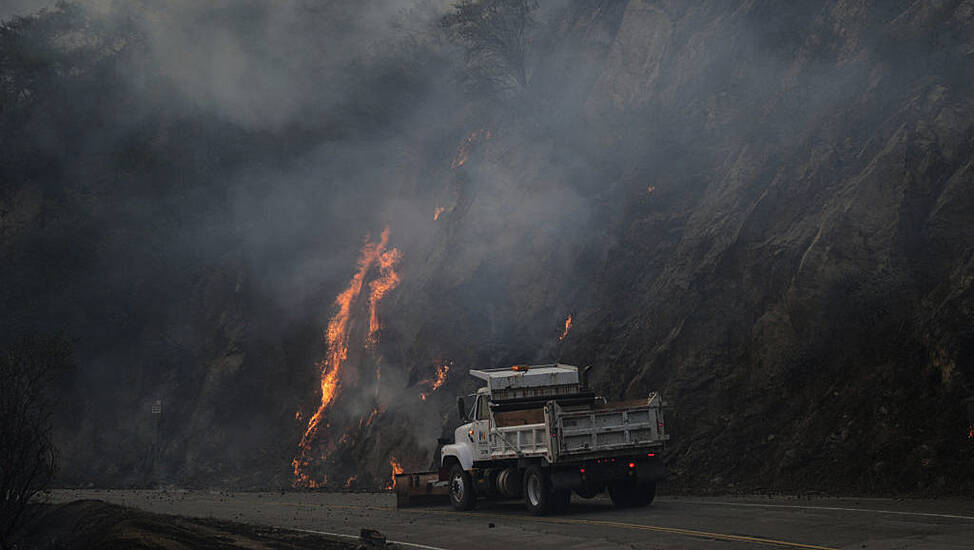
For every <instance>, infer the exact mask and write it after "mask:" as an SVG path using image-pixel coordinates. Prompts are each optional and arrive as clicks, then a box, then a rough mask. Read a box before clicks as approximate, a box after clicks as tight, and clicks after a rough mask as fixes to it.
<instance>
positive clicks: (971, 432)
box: [967, 424, 974, 439]
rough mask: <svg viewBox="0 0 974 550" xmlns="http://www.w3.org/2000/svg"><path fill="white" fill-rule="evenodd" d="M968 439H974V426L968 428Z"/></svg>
mask: <svg viewBox="0 0 974 550" xmlns="http://www.w3.org/2000/svg"><path fill="white" fill-rule="evenodd" d="M967 439H974V424H971V425H970V426H969V427H968V428H967Z"/></svg>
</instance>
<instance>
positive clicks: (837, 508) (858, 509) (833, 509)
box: [671, 499, 974, 521]
mask: <svg viewBox="0 0 974 550" xmlns="http://www.w3.org/2000/svg"><path fill="white" fill-rule="evenodd" d="M671 502H687V503H690V504H708V505H711V506H748V507H752V508H798V509H803V510H830V511H835V512H869V513H873V514H892V515H897V516H923V517H930V518H945V519H967V520H972V521H974V516H959V515H954V514H933V513H930V512H900V511H897V510H876V509H874V508H840V507H838V506H799V505H795V504H753V503H748V502H707V501H703V500H683V499H680V500H674V501H671Z"/></svg>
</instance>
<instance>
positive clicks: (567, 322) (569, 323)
mask: <svg viewBox="0 0 974 550" xmlns="http://www.w3.org/2000/svg"><path fill="white" fill-rule="evenodd" d="M571 329H572V314H571V313H569V314H568V319H565V330H564V331H562V333H561V336H559V337H558V340H564V339H565V337H566V336H568V331H570V330H571Z"/></svg>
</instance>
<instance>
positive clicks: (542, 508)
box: [523, 466, 572, 516]
mask: <svg viewBox="0 0 974 550" xmlns="http://www.w3.org/2000/svg"><path fill="white" fill-rule="evenodd" d="M523 492H524V504H525V505H526V506H527V508H528V511H529V512H531V513H532V514H534V515H536V516H541V515H544V514H550V513H552V512H560V511H562V510H564V509H565V508H566V507H568V502H569V500H570V499H571V496H572V493H571V491H565V490H561V491H556V490H554V489H553V488H552V487H551V478H550V477H549V476H548V472H546V471H545V470H543V469H541V468H539V467H537V466H531V467H530V468H528V469H527V471H526V472H524V491H523Z"/></svg>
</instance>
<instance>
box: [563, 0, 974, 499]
mask: <svg viewBox="0 0 974 550" xmlns="http://www.w3.org/2000/svg"><path fill="white" fill-rule="evenodd" d="M971 8H972V7H971V5H970V4H968V3H963V2H958V3H946V4H942V5H938V6H927V5H922V4H919V3H917V4H910V3H904V4H903V5H901V6H898V7H896V8H893V7H891V6H889V5H884V6H883V7H880V6H874V5H870V4H869V3H857V2H836V3H823V4H816V5H815V6H814V7H813V6H811V5H809V6H808V7H807V8H805V9H806V12H805V13H800V14H792V16H791V17H789V18H787V19H786V18H785V17H784V16H783V15H782V14H780V12H779V10H777V9H776V8H775V7H774V6H769V5H763V4H762V3H746V4H744V5H740V6H734V7H733V8H731V7H729V6H714V7H713V8H712V9H709V10H708V9H687V8H681V7H680V6H678V5H666V4H665V3H653V4H652V5H648V4H642V3H640V4H637V3H631V4H630V6H629V9H627V12H626V19H624V21H623V23H622V25H621V27H620V36H619V37H618V38H617V40H616V42H615V44H614V46H613V51H612V52H611V53H610V55H609V62H608V63H607V67H613V66H614V65H617V64H620V63H621V64H622V65H627V64H628V65H629V66H630V67H633V66H639V67H645V68H646V69H640V70H634V69H631V68H630V69H629V70H624V69H623V70H618V69H616V70H613V71H611V72H607V73H604V74H603V75H602V77H601V79H600V83H599V85H598V86H597V87H596V92H595V94H593V97H591V98H590V99H589V103H590V104H605V103H608V104H609V105H610V106H611V108H614V109H619V110H622V111H624V112H625V111H629V112H631V111H632V110H636V111H639V110H640V107H641V106H650V107H649V109H650V111H651V112H652V113H653V115H657V116H659V117H660V118H664V119H665V117H669V116H673V115H674V114H678V115H681V116H682V117H684V121H685V122H684V124H682V125H680V124H677V125H668V124H666V125H665V127H666V128H667V129H668V130H675V131H674V133H673V134H671V135H669V136H662V135H656V136H654V137H656V138H657V139H659V140H660V142H659V143H660V145H662V146H666V145H667V143H666V142H667V141H672V142H674V143H673V146H675V148H677V149H685V150H686V151H687V152H686V154H688V155H691V156H693V157H695V159H694V160H693V161H692V165H691V166H688V167H680V168H679V169H677V171H676V172H675V173H667V171H666V169H665V168H664V171H663V172H661V171H658V170H654V166H653V162H649V163H647V164H644V165H641V166H639V168H636V170H641V176H642V178H641V179H642V180H643V184H644V185H647V186H651V187H655V190H654V191H653V193H652V198H653V199H654V200H658V201H659V202H660V203H662V204H660V205H656V204H652V203H649V202H643V203H642V204H638V203H636V204H637V205H638V206H635V207H633V208H632V209H631V210H630V212H629V213H628V214H629V216H628V217H627V219H626V220H625V221H624V222H623V225H622V226H621V227H620V231H621V235H620V237H621V238H620V243H619V245H618V246H617V248H616V250H615V251H613V252H612V253H610V256H609V258H610V259H609V265H611V266H612V267H610V268H609V269H610V270H611V273H610V274H609V275H608V276H606V277H603V278H602V279H601V280H600V281H599V287H600V289H601V292H600V293H599V294H598V295H597V297H595V299H594V300H592V302H590V303H591V306H589V307H590V309H589V308H586V309H583V311H584V315H582V316H580V318H581V320H580V323H579V331H578V332H577V333H575V335H574V337H573V340H572V344H574V345H576V346H578V347H577V349H578V350H579V351H580V352H582V353H583V355H587V357H586V358H587V359H588V358H591V361H592V362H593V363H596V364H604V365H606V366H608V365H613V367H612V368H611V370H610V368H606V371H605V372H604V374H603V375H602V377H601V378H600V380H601V381H602V383H603V384H604V385H605V386H606V387H612V388H613V389H616V390H617V391H620V392H623V393H626V394H633V393H638V392H640V391H646V390H648V389H650V388H663V389H664V390H665V391H666V393H667V395H668V396H669V398H670V399H671V400H672V401H673V403H674V404H675V405H676V410H675V413H676V415H677V417H678V418H679V421H678V423H677V426H678V427H677V428H676V431H677V433H678V434H680V435H678V436H677V437H676V439H677V442H676V444H675V446H674V448H673V451H672V454H671V455H670V456H671V463H672V464H673V466H674V469H675V473H676V477H675V479H674V480H673V483H675V484H677V485H685V486H693V487H699V486H700V485H701V483H703V484H704V485H706V484H708V483H711V484H713V487H714V488H715V489H718V490H721V489H726V488H732V487H735V486H746V487H750V488H753V487H766V488H788V489H795V488H802V487H817V488H822V489H830V490H837V491H841V490H849V491H855V490H866V491H870V490H888V489H899V490H915V489H927V488H933V487H937V488H940V489H947V488H950V489H954V490H957V489H959V487H960V486H969V484H970V483H971V469H970V467H969V466H968V462H969V460H970V456H971V455H970V453H971V444H970V440H969V439H968V425H969V418H968V416H967V415H968V411H967V410H966V403H965V400H967V399H968V398H969V397H970V394H971V390H972V388H971V383H972V381H971V379H970V377H971V374H972V373H971V364H970V362H969V360H967V359H965V356H967V355H969V350H970V349H971V334H972V333H971V329H970V322H969V319H970V313H971V309H970V308H971V304H970V301H969V300H970V297H971V288H970V281H971V279H970V274H971V271H970V270H971V258H972V256H971V253H972V249H971V242H972V240H971V227H970V222H969V221H967V220H966V219H965V218H966V217H968V216H967V215H966V214H964V213H965V212H968V213H969V212H970V211H971V210H970V208H971V206H972V204H971V200H972V197H971V190H972V180H971V175H972V172H971V167H972V164H971V162H972V154H974V149H972V147H974V142H972V136H974V134H972V131H974V126H972V107H974V105H972V103H971V101H970V87H969V86H970V84H969V83H970V82H971V79H970V77H971V74H972V73H971V66H972V65H971V61H972V57H971V55H972V52H974V49H972V47H974V42H972V41H971V38H970V36H971V35H970V32H969V31H970V28H971V27H970V25H971V24H972V19H971V15H972V12H971ZM924 29H927V30H924ZM932 29H937V31H936V32H935V33H934V34H936V38H934V37H933V36H932V35H931V34H929V33H930V32H931V31H932ZM921 37H926V38H921ZM927 40H933V41H935V44H936V46H935V47H933V48H931V47H930V45H929V42H926V41H927ZM702 83H706V84H702ZM642 112H646V111H645V110H643V111H642ZM660 113H665V114H660ZM650 116H652V115H650ZM650 120H652V119H650ZM647 125H648V126H650V127H652V126H653V125H654V124H653V123H652V122H649V121H647ZM650 132H651V133H652V130H650ZM636 163H637V164H638V161H636ZM662 164H664V165H667V164H669V165H670V166H672V163H667V162H663V163H662ZM687 168H690V169H689V170H687ZM677 178H685V180H684V181H686V180H690V182H691V185H695V187H696V189H694V191H692V192H691V193H692V194H693V195H694V196H693V197H692V198H690V199H689V200H691V201H692V205H691V206H690V207H689V208H688V209H687V210H686V211H685V217H684V218H683V219H680V220H679V221H678V222H677V224H671V223H669V220H667V219H666V217H665V216H666V214H671V213H672V212H673V210H672V209H671V208H667V207H668V206H671V205H673V202H671V201H673V199H674V198H675V197H674V196H675V195H679V194H681V193H686V191H684V190H681V189H679V187H680V186H681V183H682V182H681V181H680V180H679V179H677ZM671 197H673V198H671ZM668 202H669V204H667V203H668ZM667 211H669V212H667ZM661 214H662V215H661ZM674 232H675V234H674ZM646 247H651V250H652V252H651V253H650V254H648V255H639V256H634V255H632V254H631V253H630V252H629V251H630V250H633V249H635V250H639V249H644V250H645V249H646ZM641 268H642V269H641ZM628 273H637V275H635V276H634V277H633V278H634V279H635V280H633V283H632V284H633V285H634V286H635V288H633V289H632V290H633V291H625V290H623V289H626V288H627V287H626V285H625V284H623V283H622V281H624V280H625V279H626V278H628V277H632V275H628ZM965 273H966V275H962V274H965ZM620 290H622V292H620ZM595 304H598V305H597V306H596V305H595ZM609 304H614V305H615V306H614V307H606V306H607V305H609ZM589 334H591V335H592V338H591V339H590V341H595V340H597V337H595V335H601V337H602V338H603V339H604V344H603V345H600V346H591V345H590V344H588V343H584V342H580V341H579V339H580V338H585V336H586V335H589ZM582 350H584V351H582ZM589 354H590V355H589ZM616 369H618V370H621V371H622V372H623V373H624V375H623V376H622V378H623V379H626V380H630V379H631V380H632V381H631V383H627V384H626V385H624V386H623V387H619V386H615V384H612V382H611V381H612V380H617V379H618V378H617V377H618V376H619V373H618V372H617V370H616ZM613 386H614V387H613Z"/></svg>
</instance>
